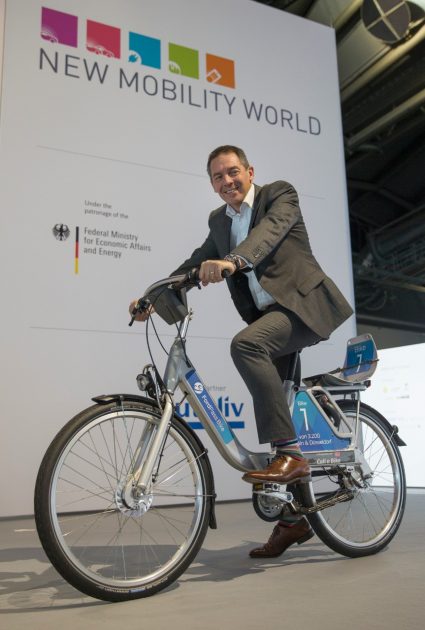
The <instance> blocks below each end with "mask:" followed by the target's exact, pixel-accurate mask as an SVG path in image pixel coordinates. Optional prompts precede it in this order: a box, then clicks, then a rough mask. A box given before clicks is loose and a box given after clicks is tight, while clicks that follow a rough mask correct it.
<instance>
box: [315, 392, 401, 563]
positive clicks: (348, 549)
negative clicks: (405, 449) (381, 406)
mask: <svg viewBox="0 0 425 630" xmlns="http://www.w3.org/2000/svg"><path fill="white" fill-rule="evenodd" d="M338 404H339V406H340V407H341V409H342V410H343V412H344V414H345V416H346V417H347V419H348V421H349V422H350V424H351V425H352V427H353V428H354V426H355V421H356V405H355V404H353V403H352V402H351V401H342V402H339V403H338ZM357 449H358V452H359V456H360V458H362V460H363V464H362V466H361V469H360V467H356V466H354V470H353V471H352V472H347V470H346V471H345V474H344V473H341V472H338V470H337V469H335V468H333V469H330V468H324V469H323V470H322V471H316V473H315V476H314V477H313V484H309V488H310V490H308V489H307V488H304V492H305V493H306V492H307V493H308V492H310V500H308V497H306V498H307V501H306V503H307V504H309V505H314V503H315V501H317V502H319V503H320V501H326V500H329V501H330V502H332V500H333V498H334V497H335V496H336V495H338V494H339V496H340V497H341V496H344V495H343V493H344V492H345V494H346V495H348V496H347V499H346V500H344V501H343V502H340V503H336V504H334V505H332V506H331V507H327V508H325V509H323V510H321V511H319V512H316V513H312V514H309V515H308V519H309V521H310V523H311V525H312V527H313V529H314V530H315V532H316V534H317V535H318V536H319V538H320V539H321V540H322V541H323V542H324V543H325V544H326V545H328V547H330V548H331V549H333V550H334V551H336V552H338V553H341V554H343V555H345V556H349V557H352V558H355V557H360V556H368V555H371V554H374V553H377V552H378V551H380V550H381V549H383V548H384V547H385V546H386V545H388V543H389V542H390V541H391V540H392V538H393V537H394V536H395V534H396V532H397V530H398V528H399V526H400V523H401V520H402V517H403V513H404V507H405V502H406V478H405V473H404V467H403V461H402V459H401V455H400V451H399V448H398V446H397V444H396V442H395V439H394V434H393V432H392V428H391V427H390V426H389V425H388V424H387V423H386V422H385V421H384V420H383V419H382V417H381V416H380V414H378V413H377V412H376V411H374V410H373V409H372V408H371V407H369V406H368V405H365V404H361V405H360V412H359V425H358V433H357ZM347 487H348V488H349V490H348V492H347ZM312 493H313V494H314V496H312Z"/></svg>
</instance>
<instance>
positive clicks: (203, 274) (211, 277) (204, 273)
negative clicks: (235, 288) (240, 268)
mask: <svg viewBox="0 0 425 630" xmlns="http://www.w3.org/2000/svg"><path fill="white" fill-rule="evenodd" d="M223 271H225V272H226V273H225V276H231V275H232V274H233V273H235V271H236V265H235V264H234V263H232V262H230V261H229V260H206V261H205V262H203V263H202V265H201V266H200V268H199V280H200V281H201V283H202V286H204V287H206V286H207V285H208V284H210V283H215V282H223V280H224V277H223V275H222V273H223Z"/></svg>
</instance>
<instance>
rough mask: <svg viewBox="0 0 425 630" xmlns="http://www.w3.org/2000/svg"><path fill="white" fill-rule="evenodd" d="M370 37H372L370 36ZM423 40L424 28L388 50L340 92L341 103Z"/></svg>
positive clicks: (424, 35)
mask: <svg viewBox="0 0 425 630" xmlns="http://www.w3.org/2000/svg"><path fill="white" fill-rule="evenodd" d="M371 37H372V36H371ZM424 39H425V27H424V26H422V28H421V29H420V30H419V31H418V32H417V33H416V34H415V35H413V37H411V38H410V39H408V40H407V41H406V42H404V43H403V44H400V45H399V46H397V47H396V48H393V49H390V50H389V52H388V53H387V54H386V55H385V56H384V57H382V58H381V59H379V61H377V62H376V63H375V64H374V65H373V66H371V67H369V68H368V70H365V71H364V72H363V73H362V74H361V75H360V76H358V77H357V78H356V79H354V80H353V81H352V82H351V83H350V84H349V85H347V87H345V88H343V89H342V90H341V102H344V101H346V100H347V99H349V98H350V97H351V96H353V94H355V93H356V92H358V91H359V90H360V89H361V88H363V87H365V86H366V85H367V84H368V83H370V82H371V81H372V80H373V79H376V77H378V76H379V75H380V74H382V73H383V72H384V71H385V70H387V69H388V68H389V67H390V66H392V65H394V64H395V63H396V62H397V61H399V60H400V59H401V58H402V57H404V56H405V55H407V53H408V52H410V50H412V49H413V48H415V46H417V45H418V44H420V43H421V42H422V41H423V40H424Z"/></svg>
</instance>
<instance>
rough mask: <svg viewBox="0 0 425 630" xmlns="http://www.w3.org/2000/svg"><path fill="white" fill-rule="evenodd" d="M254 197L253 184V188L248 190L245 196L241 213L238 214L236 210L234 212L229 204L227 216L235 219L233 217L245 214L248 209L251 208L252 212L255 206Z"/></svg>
mask: <svg viewBox="0 0 425 630" xmlns="http://www.w3.org/2000/svg"><path fill="white" fill-rule="evenodd" d="M254 197H255V187H254V184H251V188H250V189H249V190H248V192H247V193H246V195H245V199H244V200H243V201H242V203H241V208H240V212H236V210H234V209H233V208H232V206H229V204H227V205H226V214H227V216H228V217H230V218H231V219H233V217H235V216H238V215H239V214H243V212H244V210H245V209H246V208H249V209H250V210H252V206H253V205H254Z"/></svg>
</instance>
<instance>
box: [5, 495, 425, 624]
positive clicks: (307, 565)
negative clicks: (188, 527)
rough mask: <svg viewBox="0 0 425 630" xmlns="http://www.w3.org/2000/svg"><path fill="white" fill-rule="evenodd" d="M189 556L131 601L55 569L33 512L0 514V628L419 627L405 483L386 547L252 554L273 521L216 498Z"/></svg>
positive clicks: (417, 535) (417, 506)
mask: <svg viewBox="0 0 425 630" xmlns="http://www.w3.org/2000/svg"><path fill="white" fill-rule="evenodd" d="M217 517H218V525H219V528H218V529H217V530H215V531H213V530H210V531H209V533H208V535H207V538H206V541H205V544H204V547H203V549H202V551H201V552H200V553H199V555H198V557H197V559H196V561H195V562H194V564H193V565H192V566H191V567H190V568H189V570H188V571H187V572H186V573H185V574H184V576H182V577H181V578H180V580H179V581H178V583H176V584H174V585H173V586H171V587H169V588H168V589H167V590H165V591H162V592H161V593H159V594H157V595H154V596H153V597H149V598H146V599H139V600H135V601H132V602H126V603H119V604H107V603H103V602H99V601H97V600H93V599H91V598H89V597H85V596H82V595H81V594H80V593H79V592H78V591H76V590H74V589H73V588H72V587H71V586H69V585H68V584H67V583H66V582H64V580H63V579H62V578H61V577H60V576H59V575H58V574H57V573H56V571H55V570H54V569H53V567H52V566H51V565H50V564H49V562H48V561H47V559H46V557H45V555H44V552H43V550H42V549H41V547H40V544H39V542H38V538H37V535H36V532H35V530H34V522H33V520H32V519H29V518H28V519H19V520H18V519H15V520H2V521H0V544H1V549H0V628H1V629H2V630H14V629H15V628H16V629H19V630H26V629H27V628H28V629H29V628H30V629H31V630H38V629H43V630H50V629H53V628H54V629H55V630H67V629H68V628H69V629H71V628H72V629H73V630H78V629H79V628H84V629H85V630H86V629H87V630H90V629H92V628H100V627H101V628H102V630H109V629H114V630H116V629H118V628H119V629H120V630H121V629H122V628H124V627H128V628H143V629H147V628H149V630H162V629H164V630H165V629H167V630H179V629H180V628H182V629H183V628H184V629H185V630H191V629H192V628H193V629H195V628H196V630H198V629H202V630H210V629H212V628H216V629H217V630H227V628H232V630H233V629H239V628H241V629H242V628H243V629H244V630H250V629H251V628H252V629H254V628H255V629H266V630H268V629H269V628H273V629H275V628H291V629H292V628H294V627H295V628H296V629H297V630H304V629H307V628H308V629H311V628H314V629H315V630H321V629H322V628H323V629H326V630H334V629H335V630H336V629H338V630H341V629H343V630H351V629H352V628H353V629H354V628H356V629H362V630H364V629H366V630H375V629H381V628H382V629H383V630H384V629H385V630H393V629H394V630H396V629H397V630H398V629H401V630H419V629H420V630H423V628H425V493H423V492H420V491H418V492H412V491H410V492H409V495H408V500H407V506H406V513H405V517H404V520H403V523H402V525H401V528H400V530H399V532H398V534H397V536H396V537H395V539H394V540H393V542H392V543H391V545H390V546H389V548H388V549H386V550H385V551H383V552H381V553H379V554H377V555H376V556H370V557H367V558H362V559H356V560H351V559H348V558H344V557H342V556H338V555H337V554H335V553H334V552H332V551H330V550H329V549H328V548H327V547H325V546H324V545H323V544H322V543H321V541H320V540H319V539H318V538H317V537H314V538H313V539H311V540H310V541H308V542H307V543H305V544H304V545H302V546H295V547H292V548H291V549H289V550H288V551H287V552H286V554H284V555H283V556H282V557H281V558H277V559H274V560H269V561H267V562H264V561H259V560H251V559H250V558H249V557H248V554H247V552H248V550H249V549H250V548H251V547H252V546H253V545H255V544H256V543H258V542H264V541H265V540H266V539H267V538H268V535H269V533H270V531H271V528H272V526H271V525H269V524H268V523H265V522H263V521H261V520H260V519H258V518H257V517H256V516H255V515H254V513H253V511H252V508H251V506H250V504H249V503H245V502H235V503H223V504H219V505H218V506H217Z"/></svg>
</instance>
